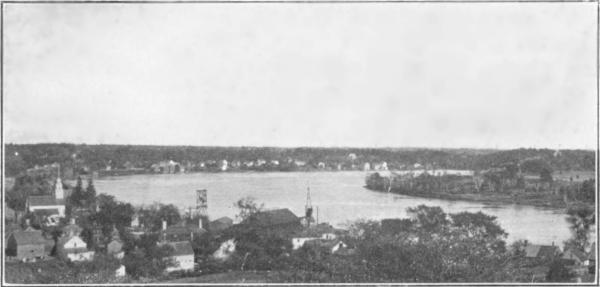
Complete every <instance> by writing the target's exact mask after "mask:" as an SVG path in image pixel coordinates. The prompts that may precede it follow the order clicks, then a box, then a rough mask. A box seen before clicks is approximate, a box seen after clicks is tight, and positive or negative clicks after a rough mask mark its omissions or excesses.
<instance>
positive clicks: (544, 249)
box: [525, 244, 559, 258]
mask: <svg viewBox="0 0 600 287" xmlns="http://www.w3.org/2000/svg"><path fill="white" fill-rule="evenodd" d="M558 251H559V250H558V247H557V246H549V245H535V244H531V245H527V246H525V257H537V258H542V257H552V256H554V255H555V254H556V253H558Z"/></svg>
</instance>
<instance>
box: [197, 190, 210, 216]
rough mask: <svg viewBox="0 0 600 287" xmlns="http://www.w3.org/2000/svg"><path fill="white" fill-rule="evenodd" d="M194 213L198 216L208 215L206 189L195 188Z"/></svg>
mask: <svg viewBox="0 0 600 287" xmlns="http://www.w3.org/2000/svg"><path fill="white" fill-rule="evenodd" d="M196 214H197V215H200V216H207V215H208V196H207V191H206V189H199V190H196Z"/></svg>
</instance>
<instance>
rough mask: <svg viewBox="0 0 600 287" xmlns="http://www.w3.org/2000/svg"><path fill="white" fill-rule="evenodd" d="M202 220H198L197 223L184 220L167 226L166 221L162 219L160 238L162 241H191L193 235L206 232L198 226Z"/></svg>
mask: <svg viewBox="0 0 600 287" xmlns="http://www.w3.org/2000/svg"><path fill="white" fill-rule="evenodd" d="M201 225H202V220H198V225H191V224H186V223H185V222H184V221H182V222H180V223H179V224H176V225H172V226H167V222H166V221H163V226H162V227H163V228H162V230H161V239H162V240H163V241H171V242H177V241H186V240H187V241H193V240H194V237H195V236H199V235H201V234H203V233H205V232H206V230H205V229H203V228H202V227H200V226H201Z"/></svg>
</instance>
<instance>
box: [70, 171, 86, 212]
mask: <svg viewBox="0 0 600 287" xmlns="http://www.w3.org/2000/svg"><path fill="white" fill-rule="evenodd" d="M84 200H85V195H84V193H83V183H82V181H81V176H78V177H77V183H76V184H75V188H73V192H72V193H71V196H70V197H69V202H71V205H73V206H82V203H83V201H84Z"/></svg>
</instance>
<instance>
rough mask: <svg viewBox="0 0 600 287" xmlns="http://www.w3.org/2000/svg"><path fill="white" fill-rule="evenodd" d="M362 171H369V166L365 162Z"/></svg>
mask: <svg viewBox="0 0 600 287" xmlns="http://www.w3.org/2000/svg"><path fill="white" fill-rule="evenodd" d="M363 170H371V164H370V163H368V162H365V164H364V165H363Z"/></svg>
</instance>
